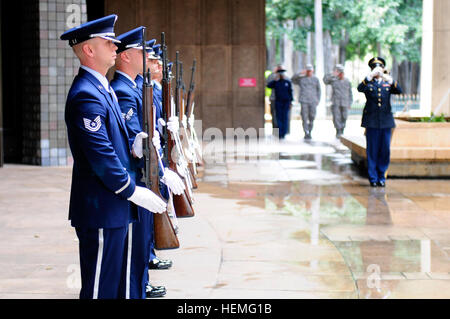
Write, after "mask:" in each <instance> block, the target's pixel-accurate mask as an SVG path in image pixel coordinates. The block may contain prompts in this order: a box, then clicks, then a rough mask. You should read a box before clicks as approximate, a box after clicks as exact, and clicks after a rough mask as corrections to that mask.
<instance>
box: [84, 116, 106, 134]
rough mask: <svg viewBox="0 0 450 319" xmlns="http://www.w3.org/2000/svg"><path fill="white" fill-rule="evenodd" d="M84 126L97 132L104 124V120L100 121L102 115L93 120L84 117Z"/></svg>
mask: <svg viewBox="0 0 450 319" xmlns="http://www.w3.org/2000/svg"><path fill="white" fill-rule="evenodd" d="M83 122H84V127H85V128H86V129H88V130H89V131H91V132H97V131H98V130H99V129H100V127H101V126H102V122H101V121H100V115H99V116H97V117H96V118H95V119H93V120H92V121H91V120H89V119H86V118H84V117H83Z"/></svg>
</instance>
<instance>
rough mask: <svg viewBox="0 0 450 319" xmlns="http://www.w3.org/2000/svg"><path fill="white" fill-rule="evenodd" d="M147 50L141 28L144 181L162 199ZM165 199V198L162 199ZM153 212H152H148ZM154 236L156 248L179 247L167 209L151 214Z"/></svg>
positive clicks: (143, 31) (154, 111)
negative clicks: (154, 138)
mask: <svg viewBox="0 0 450 319" xmlns="http://www.w3.org/2000/svg"><path fill="white" fill-rule="evenodd" d="M146 55H147V51H146V50H145V29H143V30H142V62H143V73H142V76H143V78H144V81H143V84H142V114H143V123H142V124H143V125H142V128H143V131H144V132H146V133H147V134H148V138H146V139H144V141H145V142H144V147H143V153H144V160H145V165H144V174H143V177H144V181H145V185H146V186H147V188H148V189H150V190H151V191H152V192H153V193H155V194H156V195H158V196H159V197H160V198H161V199H163V200H164V198H163V196H162V195H161V193H160V191H159V168H160V165H161V164H162V163H161V158H160V157H159V154H158V150H157V149H156V148H155V146H154V145H153V142H152V139H153V135H154V132H155V129H156V127H155V124H156V123H155V122H156V109H155V105H153V86H152V84H151V74H150V69H148V70H146V60H147V57H146ZM164 201H165V200H164ZM150 214H153V213H150ZM153 226H154V238H155V248H156V249H172V248H178V247H180V243H179V241H178V238H177V235H176V232H175V229H174V227H173V225H172V222H171V220H170V217H169V215H168V213H167V211H165V212H163V213H162V214H154V215H153Z"/></svg>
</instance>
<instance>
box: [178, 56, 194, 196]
mask: <svg viewBox="0 0 450 319" xmlns="http://www.w3.org/2000/svg"><path fill="white" fill-rule="evenodd" d="M177 53H178V52H177ZM179 73H180V74H179V76H178V75H177V78H178V79H177V94H178V105H177V115H178V118H179V121H180V140H181V142H180V144H181V146H182V147H181V148H182V152H183V155H184V158H185V160H187V161H186V162H187V166H188V172H187V173H188V174H189V181H190V183H191V184H192V188H193V189H196V188H197V187H198V185H197V181H196V180H195V171H194V167H193V160H194V154H195V152H193V149H191V145H192V143H190V141H189V137H190V136H189V134H188V133H187V130H186V126H187V121H186V114H185V106H186V104H185V99H184V98H185V96H186V92H185V85H184V81H183V62H181V61H179ZM188 155H189V156H188Z"/></svg>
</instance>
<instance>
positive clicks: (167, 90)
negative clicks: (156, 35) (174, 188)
mask: <svg viewBox="0 0 450 319" xmlns="http://www.w3.org/2000/svg"><path fill="white" fill-rule="evenodd" d="M161 49H162V62H163V78H162V104H163V114H164V119H165V121H166V122H168V120H169V118H170V117H171V116H174V115H175V112H174V110H173V108H172V105H173V103H172V96H171V77H170V76H169V67H168V61H167V46H166V41H165V35H164V32H162V33H161ZM170 135H171V136H170V137H169V133H168V132H167V126H166V127H165V128H164V136H165V137H166V139H165V140H166V143H167V145H166V148H165V156H166V159H167V161H168V163H169V168H170V169H172V170H173V171H175V172H177V173H179V171H178V168H177V162H176V160H175V158H174V156H175V155H177V156H180V155H181V154H179V152H178V153H177V151H178V150H177V146H176V145H175V137H174V136H172V134H170ZM180 178H181V179H182V180H183V182H184V184H185V188H186V189H185V191H184V192H183V193H181V194H180V195H175V194H173V205H174V208H175V213H176V216H177V217H192V216H194V209H193V207H192V199H191V198H190V197H189V195H188V193H187V192H188V191H189V190H190V189H189V185H187V183H186V180H185V179H184V178H183V176H181V175H180Z"/></svg>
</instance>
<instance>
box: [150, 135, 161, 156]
mask: <svg viewBox="0 0 450 319" xmlns="http://www.w3.org/2000/svg"><path fill="white" fill-rule="evenodd" d="M152 143H153V146H154V147H155V148H156V150H157V151H159V150H160V149H161V136H160V135H159V132H158V131H154V132H153V138H152Z"/></svg>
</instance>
